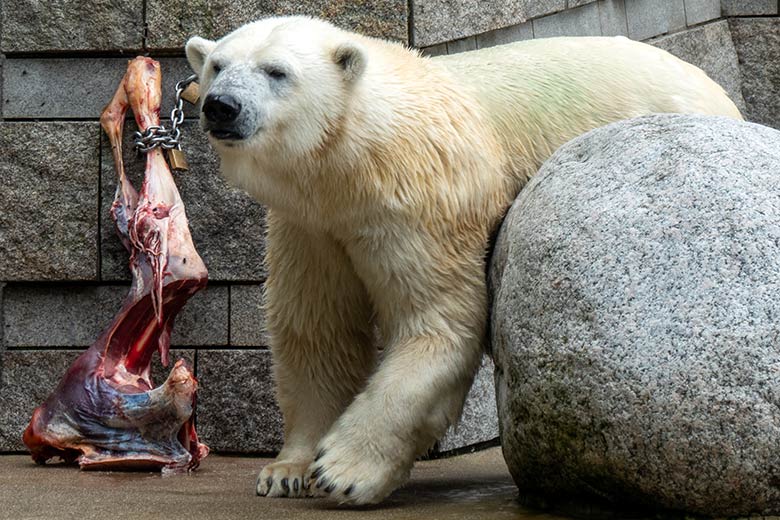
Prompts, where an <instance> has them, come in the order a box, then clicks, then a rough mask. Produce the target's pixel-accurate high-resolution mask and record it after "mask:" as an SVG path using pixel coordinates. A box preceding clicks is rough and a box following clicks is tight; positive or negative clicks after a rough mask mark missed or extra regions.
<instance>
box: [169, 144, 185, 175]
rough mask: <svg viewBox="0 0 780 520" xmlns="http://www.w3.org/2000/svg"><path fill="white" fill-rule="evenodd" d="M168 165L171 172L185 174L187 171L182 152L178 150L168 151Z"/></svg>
mask: <svg viewBox="0 0 780 520" xmlns="http://www.w3.org/2000/svg"><path fill="white" fill-rule="evenodd" d="M168 164H170V165H171V169H172V170H174V171H177V172H186V171H187V170H188V169H189V166H188V165H187V158H186V157H185V156H184V152H182V151H181V150H179V149H178V148H171V149H170V150H168Z"/></svg>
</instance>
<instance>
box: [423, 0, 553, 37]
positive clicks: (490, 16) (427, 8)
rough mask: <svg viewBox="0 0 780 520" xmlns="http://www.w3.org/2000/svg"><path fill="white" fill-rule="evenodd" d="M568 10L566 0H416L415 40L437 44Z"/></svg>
mask: <svg viewBox="0 0 780 520" xmlns="http://www.w3.org/2000/svg"><path fill="white" fill-rule="evenodd" d="M564 9H566V0H482V1H480V0H455V1H450V0H415V2H414V43H415V45H419V46H421V47H425V46H429V45H435V44H437V43H442V42H448V41H452V40H457V39H460V38H465V37H467V36H473V35H476V34H480V33H484V32H488V31H493V30H495V29H501V28H504V27H509V26H511V25H517V24H520V23H523V22H526V21H527V20H530V19H531V18H537V17H539V16H544V15H546V14H550V13H554V12H556V11H563V10H564Z"/></svg>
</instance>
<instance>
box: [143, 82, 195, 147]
mask: <svg viewBox="0 0 780 520" xmlns="http://www.w3.org/2000/svg"><path fill="white" fill-rule="evenodd" d="M196 79H198V76H197V75H195V74H193V75H192V76H190V77H188V78H187V79H184V80H182V81H180V82H178V83H176V103H175V104H174V107H173V110H171V129H170V130H168V129H167V128H165V127H164V126H162V125H160V126H150V127H149V128H147V129H146V131H144V132H143V133H142V132H134V133H133V139H134V141H133V148H134V149H135V150H136V151H138V152H140V153H148V152H149V150H152V149H154V148H157V147H158V146H159V147H160V148H162V149H164V150H171V149H173V148H176V149H177V150H181V143H180V142H179V139H180V138H181V130H180V129H179V125H181V124H182V123H183V122H184V101H183V100H182V98H181V93H182V92H184V89H186V88H187V86H188V85H189V84H190V83H192V82H193V81H195V80H196Z"/></svg>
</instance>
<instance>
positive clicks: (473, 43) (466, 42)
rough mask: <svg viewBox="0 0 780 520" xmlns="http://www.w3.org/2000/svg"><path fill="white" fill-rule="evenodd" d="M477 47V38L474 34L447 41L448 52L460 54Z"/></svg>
mask: <svg viewBox="0 0 780 520" xmlns="http://www.w3.org/2000/svg"><path fill="white" fill-rule="evenodd" d="M476 48H477V40H476V38H474V37H473V36H469V37H468V38H461V39H460V40H454V41H451V42H447V54H458V53H459V52H466V51H473V50H475V49H476Z"/></svg>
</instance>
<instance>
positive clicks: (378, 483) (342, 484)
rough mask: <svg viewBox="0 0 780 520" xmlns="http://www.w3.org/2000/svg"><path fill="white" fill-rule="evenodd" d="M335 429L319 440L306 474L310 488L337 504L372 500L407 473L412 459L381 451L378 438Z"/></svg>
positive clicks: (399, 483) (370, 502)
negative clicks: (370, 438) (356, 435)
mask: <svg viewBox="0 0 780 520" xmlns="http://www.w3.org/2000/svg"><path fill="white" fill-rule="evenodd" d="M352 437H353V436H350V435H344V434H341V433H340V432H339V431H338V430H336V431H335V432H333V433H332V434H330V435H328V436H327V437H326V438H325V439H323V440H322V442H321V443H320V446H319V449H318V452H317V457H316V458H315V459H314V462H312V463H311V466H309V471H308V472H307V474H306V477H307V479H308V481H309V484H310V491H311V493H312V494H313V495H315V496H324V497H326V498H329V499H331V500H334V501H336V502H339V503H341V504H352V505H362V504H375V503H377V502H379V501H381V500H382V499H384V498H385V497H387V495H389V494H390V493H391V492H392V491H393V490H394V489H395V488H397V487H398V486H400V485H401V484H403V483H404V481H406V479H407V478H408V477H409V472H410V470H411V466H412V463H413V462H414V461H413V460H411V461H407V460H406V457H404V456H403V455H402V454H401V453H399V452H397V451H396V452H395V453H392V452H391V453H392V454H391V455H390V456H388V453H386V452H383V451H381V447H380V446H379V442H378V439H372V440H369V439H355V438H352Z"/></svg>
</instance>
